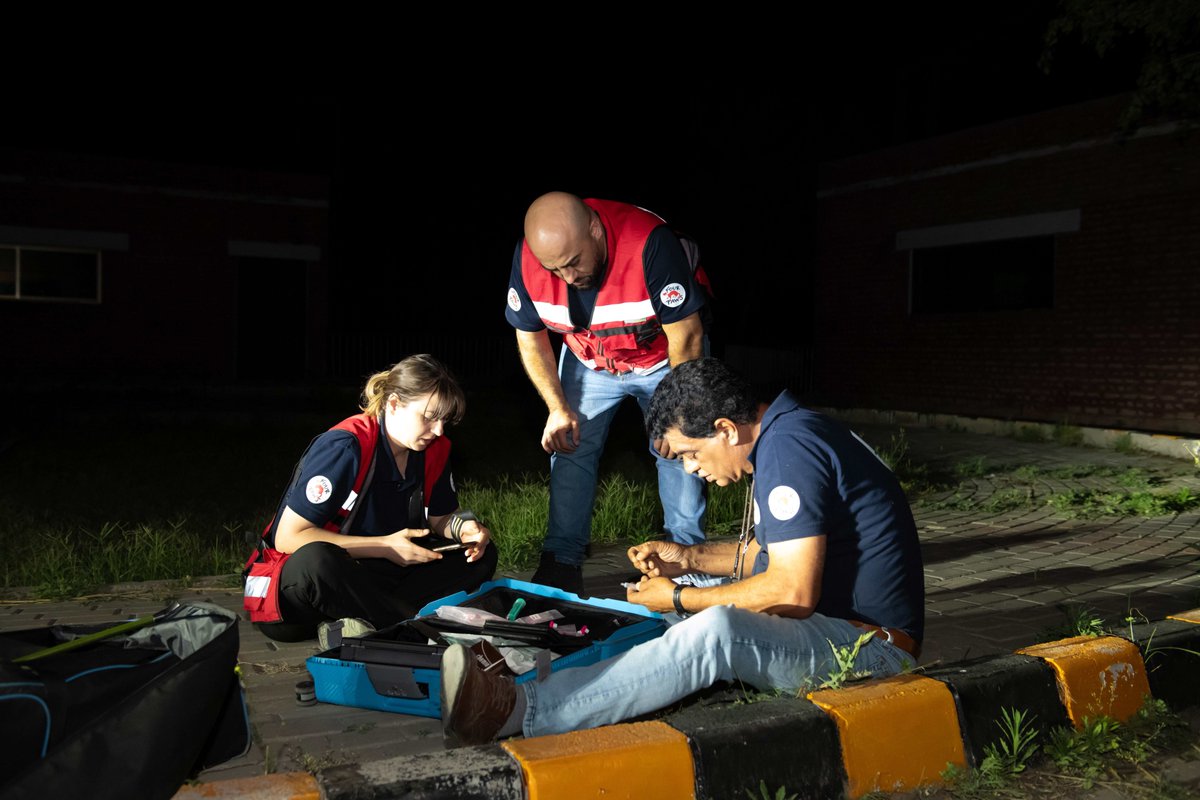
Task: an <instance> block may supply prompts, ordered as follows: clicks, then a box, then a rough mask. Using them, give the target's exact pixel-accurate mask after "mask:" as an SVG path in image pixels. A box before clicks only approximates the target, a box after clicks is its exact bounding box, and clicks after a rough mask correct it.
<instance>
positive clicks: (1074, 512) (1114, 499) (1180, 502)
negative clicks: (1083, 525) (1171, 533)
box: [1047, 486, 1200, 519]
mask: <svg viewBox="0 0 1200 800" xmlns="http://www.w3.org/2000/svg"><path fill="white" fill-rule="evenodd" d="M1047 502H1048V503H1049V504H1050V505H1051V506H1052V507H1053V508H1054V509H1055V510H1056V511H1057V512H1058V513H1060V514H1062V515H1063V516H1066V517H1080V518H1086V519H1090V518H1094V517H1160V516H1168V515H1171V514H1181V513H1183V512H1185V511H1191V510H1192V509H1194V508H1198V507H1200V494H1197V493H1195V492H1193V491H1192V490H1191V489H1189V488H1188V487H1186V486H1184V487H1182V488H1179V489H1176V490H1174V491H1167V492H1149V491H1121V490H1118V491H1105V490H1102V489H1072V490H1070V491H1067V492H1060V493H1059V494H1053V495H1050V497H1049V498H1047Z"/></svg>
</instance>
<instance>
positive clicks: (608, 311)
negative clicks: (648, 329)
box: [592, 299, 654, 325]
mask: <svg viewBox="0 0 1200 800" xmlns="http://www.w3.org/2000/svg"><path fill="white" fill-rule="evenodd" d="M653 316H654V306H653V305H652V304H651V303H650V301H649V300H648V299H647V300H635V301H634V302H631V303H612V304H611V305H604V306H602V305H597V306H596V310H595V311H593V312H592V324H593V325H603V324H605V323H607V322H625V321H626V320H635V319H637V320H644V319H649V318H650V317H653Z"/></svg>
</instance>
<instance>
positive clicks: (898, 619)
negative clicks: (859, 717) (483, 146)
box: [441, 358, 925, 744]
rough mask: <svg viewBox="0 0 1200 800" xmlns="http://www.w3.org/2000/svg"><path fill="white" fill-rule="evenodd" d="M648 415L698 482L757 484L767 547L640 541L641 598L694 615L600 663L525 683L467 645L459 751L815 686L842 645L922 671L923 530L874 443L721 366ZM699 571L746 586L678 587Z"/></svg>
mask: <svg viewBox="0 0 1200 800" xmlns="http://www.w3.org/2000/svg"><path fill="white" fill-rule="evenodd" d="M646 419H647V423H646V425H647V428H648V432H649V434H650V436H651V437H652V438H659V437H663V436H665V437H666V440H667V442H668V443H669V444H670V446H671V450H672V451H673V452H674V453H675V454H677V456H678V457H680V458H682V459H683V464H684V468H685V469H686V470H687V471H688V472H689V473H694V474H696V475H699V476H700V477H702V478H704V479H705V480H707V481H709V482H715V483H717V484H719V485H721V486H725V485H728V484H730V483H733V482H735V481H739V480H741V479H742V478H745V477H746V476H750V479H751V492H752V495H753V501H754V509H753V515H754V527H753V530H754V537H753V539H750V538H748V537H747V536H746V534H745V533H743V536H742V537H741V539H740V542H708V543H701V544H695V545H691V546H684V545H680V544H677V543H674V542H661V541H655V542H647V543H645V544H641V545H637V546H636V547H632V548H630V549H629V558H630V560H631V561H632V562H633V564H634V565H635V566H636V567H637V568H638V569H639V570H641V572H642V573H643V577H642V580H641V582H640V583H639V584H638V588H637V589H636V590H634V589H630V590H629V593H628V599H629V601H630V602H635V603H640V604H641V605H644V606H646V607H647V608H649V609H651V610H652V611H660V612H670V611H672V610H674V611H675V612H677V613H678V614H679V615H681V616H683V617H684V619H683V620H682V621H680V622H678V623H676V624H674V625H672V626H671V627H669V628H668V629H667V631H666V632H665V633H664V634H663V635H662V636H660V637H659V638H657V639H654V640H652V641H649V642H646V643H643V644H640V645H638V646H636V647H634V648H632V649H630V650H629V651H627V652H625V653H623V654H621V655H618V656H614V657H613V658H610V659H606V660H604V661H602V662H599V663H597V664H594V665H591V666H583V667H575V668H567V669H563V670H560V671H557V672H553V673H551V674H550V675H549V676H548V677H547V678H546V679H545V680H543V681H541V682H537V681H529V682H527V683H523V684H521V685H520V686H517V685H515V684H514V683H513V682H512V680H511V679H508V678H503V677H498V676H495V675H493V674H490V673H484V672H483V671H482V670H481V669H480V668H479V667H478V666H477V665H476V663H475V660H474V659H473V658H471V657H470V651H469V650H468V649H467V648H465V647H463V646H461V645H456V646H453V647H451V648H449V649H448V650H447V651H446V653H445V655H444V656H443V658H442V673H441V675H442V726H443V733H444V734H445V736H446V740H447V743H448V744H453V743H461V744H481V743H483V742H487V741H490V740H492V739H495V738H499V737H504V736H511V735H514V734H517V733H522V732H523V733H524V734H525V735H526V736H541V735H545V734H552V733H562V732H565V731H571V730H577V729H580V728H590V727H595V726H598V725H607V724H611V723H615V722H620V721H621V720H625V719H629V718H631V717H636V716H638V715H641V714H645V713H647V712H650V711H654V710H657V709H660V708H663V707H665V706H668V705H670V704H671V703H673V702H675V701H677V700H680V699H681V698H684V697H686V696H688V695H689V694H691V693H693V692H696V691H698V690H700V689H703V688H705V687H707V686H710V685H712V684H713V683H716V682H717V681H740V682H742V683H745V684H749V685H751V686H754V687H755V688H757V689H761V690H767V689H781V690H787V691H794V690H799V689H802V688H804V687H806V686H815V685H818V684H820V682H821V681H822V680H824V679H825V678H826V677H827V676H829V675H830V673H832V672H833V671H834V669H835V661H834V658H833V655H834V654H833V650H832V647H834V646H836V647H853V645H854V644H855V642H856V641H857V640H858V639H859V638H860V637H861V636H862V635H863V634H864V632H874V634H875V636H874V638H871V639H869V640H867V641H866V642H865V643H864V644H863V646H862V648H861V649H860V650H859V652H858V656H857V659H856V660H855V662H854V669H855V671H859V672H863V671H866V672H870V674H871V675H873V676H876V677H881V676H886V675H893V674H896V673H898V672H900V671H901V670H903V669H905V668H906V666H912V665H915V663H916V659H917V658H918V656H919V648H920V641H921V637H922V634H923V633H924V625H925V611H924V603H925V590H924V576H923V571H922V560H921V549H920V543H919V542H918V539H917V531H916V526H915V524H914V523H913V517H912V512H911V510H910V509H909V506H908V501H907V500H906V499H905V496H904V492H903V490H902V489H901V488H900V483H899V481H897V479H896V477H895V475H893V474H892V472H891V470H889V469H888V468H887V466H886V465H884V463H883V462H882V461H880V460H879V458H878V457H877V456H876V455H875V453H874V452H873V451H872V450H871V449H870V448H869V447H868V446H867V445H866V444H865V443H864V442H863V441H862V440H861V439H859V438H858V437H857V436H856V435H855V434H854V433H853V432H851V431H850V430H849V429H848V428H846V427H845V426H844V425H842V424H841V423H839V422H836V421H834V420H833V419H830V418H829V417H826V416H824V415H822V414H819V413H816V412H814V411H810V410H808V409H805V408H802V407H801V406H800V405H799V404H798V403H797V402H796V399H795V398H794V397H793V396H792V395H791V394H790V393H789V392H786V391H785V392H782V393H781V394H780V395H779V396H778V397H776V398H775V400H774V402H772V403H771V404H769V405H768V404H766V403H758V402H757V401H756V400H755V397H754V395H753V392H752V390H751V388H750V386H749V385H748V384H747V383H746V382H745V381H743V380H742V379H741V378H739V377H737V376H736V375H735V374H734V373H733V372H732V371H730V370H729V368H727V367H726V366H725V365H724V364H722V363H721V362H720V361H719V360H717V359H714V358H703V359H699V360H696V361H690V362H687V363H684V364H680V365H679V366H678V367H676V368H675V369H674V370H672V372H671V373H670V374H669V375H668V376H667V377H666V378H664V379H663V381H662V383H661V384H660V385H659V387H658V388H657V389H656V390H655V392H654V397H653V399H652V400H651V404H650V410H649V413H648V414H647V415H646ZM750 565H753V566H752V567H750ZM689 573H705V574H710V575H722V576H730V577H729V580H728V581H726V582H724V583H722V584H719V585H715V586H690V585H684V584H681V583H676V582H675V581H673V580H671V579H672V578H677V577H679V576H681V575H685V574H689ZM743 573H749V575H748V576H747V577H743Z"/></svg>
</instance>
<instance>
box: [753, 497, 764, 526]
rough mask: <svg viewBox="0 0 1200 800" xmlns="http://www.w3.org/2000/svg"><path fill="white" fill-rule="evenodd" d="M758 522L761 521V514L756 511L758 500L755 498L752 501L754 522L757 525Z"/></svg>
mask: <svg viewBox="0 0 1200 800" xmlns="http://www.w3.org/2000/svg"><path fill="white" fill-rule="evenodd" d="M760 522H762V514H760V513H758V501H757V500H755V501H754V524H755V525H757V524H759V523H760Z"/></svg>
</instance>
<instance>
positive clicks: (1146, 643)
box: [1126, 619, 1200, 710]
mask: <svg viewBox="0 0 1200 800" xmlns="http://www.w3.org/2000/svg"><path fill="white" fill-rule="evenodd" d="M1129 633H1130V635H1129V636H1127V637H1126V638H1129V639H1131V640H1132V641H1133V642H1134V643H1135V644H1137V646H1138V649H1139V650H1141V651H1142V661H1144V662H1145V664H1146V677H1147V679H1148V680H1149V681H1150V694H1151V695H1152V696H1153V697H1154V698H1155V699H1156V700H1162V701H1163V702H1165V703H1166V704H1167V706H1168V707H1170V708H1171V709H1172V710H1178V709H1181V708H1189V707H1191V706H1194V705H1200V624H1197V623H1195V622H1184V621H1182V620H1174V619H1162V620H1159V621H1158V622H1146V623H1142V624H1141V625H1134V626H1133V627H1132V629H1131V630H1130V632H1129Z"/></svg>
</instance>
